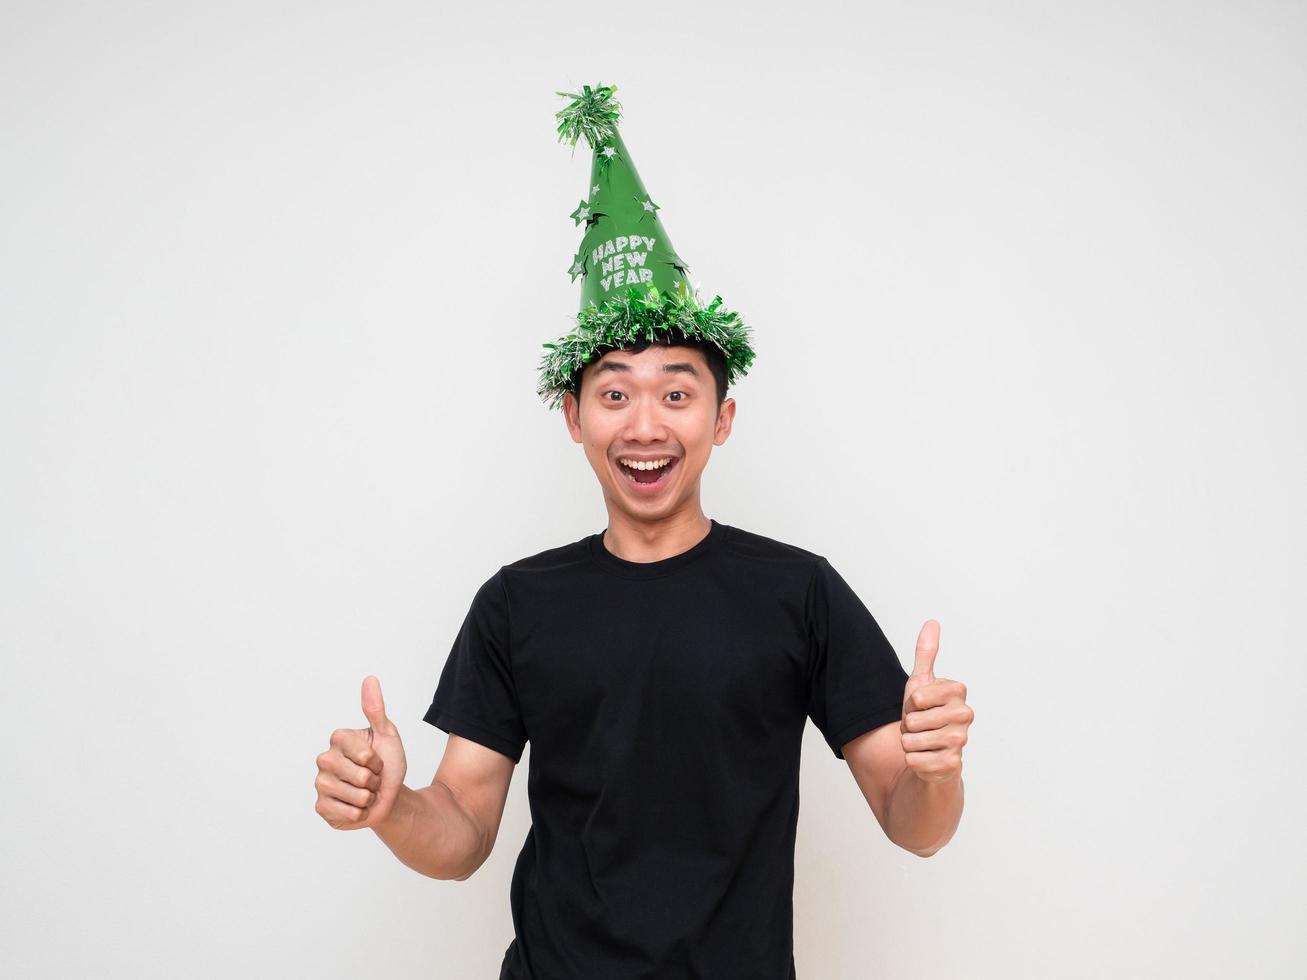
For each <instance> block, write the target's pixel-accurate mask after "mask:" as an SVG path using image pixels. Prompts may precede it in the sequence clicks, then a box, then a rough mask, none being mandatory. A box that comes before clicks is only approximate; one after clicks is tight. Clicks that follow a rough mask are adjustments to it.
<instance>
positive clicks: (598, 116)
mask: <svg viewBox="0 0 1307 980" xmlns="http://www.w3.org/2000/svg"><path fill="white" fill-rule="evenodd" d="M616 91H617V86H616V85H596V86H595V87H594V88H591V87H590V86H589V85H586V86H584V87H583V88H582V89H581V91H580V92H558V93H557V94H558V95H561V96H563V97H564V98H568V99H571V100H572V104H571V105H569V106H567V107H565V108H563V109H559V110H558V112H556V113H554V115H555V116H556V117H557V118H558V142H560V143H562V142H564V141H566V142H569V143H571V144H572V145H573V146H576V141H577V140H578V139H581V138H582V137H584V138H585V141H586V142H587V143H589V144H590V149H592V150H593V149H597V148H598V147H599V146H601V145H602V144H604V143H606V142H608V140H610V139H612V138H613V136H615V135H616V133H617V120H618V119H619V118H621V115H622V107H621V105H619V104H618V103H617V101H616V100H615V99H614V98H613V93H614V92H616Z"/></svg>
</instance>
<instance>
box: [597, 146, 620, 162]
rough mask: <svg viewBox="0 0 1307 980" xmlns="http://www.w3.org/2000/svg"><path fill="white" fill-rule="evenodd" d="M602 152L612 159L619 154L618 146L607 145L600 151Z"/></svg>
mask: <svg viewBox="0 0 1307 980" xmlns="http://www.w3.org/2000/svg"><path fill="white" fill-rule="evenodd" d="M600 152H602V153H603V155H604V156H606V157H608V158H609V159H610V160H611V159H612V158H613V157H615V156H617V148H616V147H614V146H605V147H604V148H603V150H602V151H600Z"/></svg>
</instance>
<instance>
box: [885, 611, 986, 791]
mask: <svg viewBox="0 0 1307 980" xmlns="http://www.w3.org/2000/svg"><path fill="white" fill-rule="evenodd" d="M938 652H939V623H938V622H936V621H935V620H933V619H928V620H926V625H925V626H923V627H921V633H920V634H919V635H918V636H917V651H916V656H915V659H914V662H913V664H912V674H911V676H910V677H908V682H907V684H906V685H905V686H904V688H903V721H902V722H901V723H900V724H899V729H900V733H901V734H900V738H901V739H902V741H903V752H904V754H905V755H906V756H907V760H908V769H909V770H910V771H911V772H912V774H913V775H915V776H916V777H917V778H918V779H920V780H922V781H923V782H927V783H943V782H947V781H949V780H951V779H960V778H961V777H962V746H964V745H966V744H967V729H968V728H969V727H970V726H971V719H972V716H973V714H972V711H971V707H970V706H969V705H968V704H967V686H966V685H965V684H963V683H962V682H961V681H951V680H948V679H946V678H942V677H939V678H937V677H936V676H935V655H936V654H937V653H938Z"/></svg>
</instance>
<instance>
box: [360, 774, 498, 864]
mask: <svg viewBox="0 0 1307 980" xmlns="http://www.w3.org/2000/svg"><path fill="white" fill-rule="evenodd" d="M372 829H373V831H374V832H375V833H376V835H377V836H378V837H380V838H381V840H382V841H383V842H384V843H385V845H386V846H387V847H389V848H390V849H391V851H392V852H394V855H395V857H397V858H399V859H400V861H402V862H403V863H404V864H406V865H408V867H410V868H412V869H413V870H414V871H417V872H419V873H421V874H424V875H426V876H427V877H428V878H438V879H441V880H442V881H448V880H450V879H454V880H458V881H463V880H465V879H466V878H469V877H471V875H472V872H474V871H476V869H477V868H479V867H480V866H481V862H482V861H483V860H484V853H483V850H484V843H485V838H484V835H483V834H482V832H481V829H480V827H478V826H477V823H476V821H475V819H473V817H472V815H471V814H470V813H469V812H467V811H466V810H464V809H463V807H462V806H461V805H460V804H459V802H458V800H457V799H456V798H455V796H454V794H453V792H452V791H451V790H450V788H449V787H448V786H446V785H445V784H444V783H441V782H434V783H432V784H431V785H430V786H424V787H423V788H422V789H417V790H414V789H409V788H408V787H407V786H403V787H401V788H400V791H399V797H398V798H397V799H396V800H395V807H394V809H393V810H391V812H390V815H389V816H388V817H387V818H386V820H385V821H384V822H383V823H380V824H378V825H377V826H375V827H373V828H372Z"/></svg>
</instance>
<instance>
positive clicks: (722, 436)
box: [712, 398, 735, 446]
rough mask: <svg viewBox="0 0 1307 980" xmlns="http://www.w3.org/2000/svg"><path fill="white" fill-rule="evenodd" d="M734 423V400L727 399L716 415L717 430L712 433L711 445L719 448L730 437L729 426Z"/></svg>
mask: <svg viewBox="0 0 1307 980" xmlns="http://www.w3.org/2000/svg"><path fill="white" fill-rule="evenodd" d="M734 422H735V399H734V398H727V399H725V400H724V401H723V402H722V407H721V409H720V410H719V411H718V413H717V430H716V431H715V432H714V433H713V439H712V441H713V445H714V446H720V445H722V443H724V442H725V441H726V440H727V439H728V438H729V437H730V435H731V425H732V424H733V423H734Z"/></svg>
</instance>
